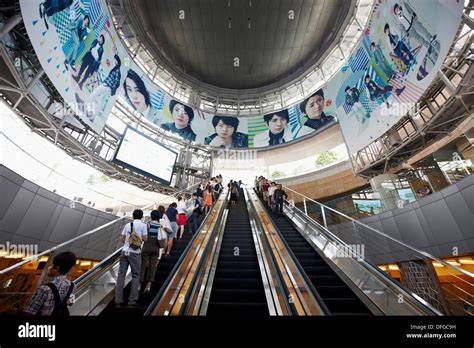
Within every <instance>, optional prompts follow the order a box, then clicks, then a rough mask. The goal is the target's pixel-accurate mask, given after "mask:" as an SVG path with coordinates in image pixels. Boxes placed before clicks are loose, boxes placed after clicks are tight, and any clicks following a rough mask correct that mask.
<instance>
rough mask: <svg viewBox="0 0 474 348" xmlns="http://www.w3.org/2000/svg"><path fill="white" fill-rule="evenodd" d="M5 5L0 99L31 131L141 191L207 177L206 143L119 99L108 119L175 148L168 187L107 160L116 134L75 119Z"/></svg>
mask: <svg viewBox="0 0 474 348" xmlns="http://www.w3.org/2000/svg"><path fill="white" fill-rule="evenodd" d="M8 9H9V11H8V12H7V11H5V12H2V13H1V15H0V22H3V24H4V25H3V27H2V29H1V31H0V40H2V42H1V45H0V97H1V98H2V99H4V100H5V101H6V103H7V104H8V105H9V106H10V107H11V109H12V110H13V111H14V112H15V113H16V114H18V115H19V116H20V117H21V118H22V119H23V120H24V122H25V123H26V124H27V125H28V126H29V127H30V128H31V131H32V132H35V133H37V134H39V135H41V136H42V137H44V138H46V139H48V140H49V141H51V142H52V143H54V144H55V145H56V146H58V147H59V148H61V149H62V150H64V151H65V152H66V153H67V154H68V155H70V156H71V157H72V158H74V159H77V160H79V161H81V162H84V163H86V164H88V165H90V166H92V167H94V168H96V169H98V170H100V171H102V172H103V173H105V174H106V175H108V176H110V177H112V178H114V179H117V180H122V181H124V182H127V183H130V184H132V185H135V186H137V187H139V188H142V189H144V190H148V191H155V192H159V193H162V194H172V193H174V192H176V191H177V190H179V189H181V188H183V187H187V186H189V185H192V184H194V183H197V182H199V181H201V180H203V179H205V178H209V177H210V175H211V171H212V151H211V149H210V148H209V147H206V146H199V145H194V144H190V143H188V142H186V141H184V140H182V139H181V138H179V137H177V136H175V135H173V134H171V133H168V132H165V131H163V130H161V129H157V128H156V127H153V126H152V125H150V124H148V122H147V121H145V120H144V119H143V118H142V117H141V116H140V115H138V114H136V113H134V112H133V111H132V110H131V109H130V108H129V107H128V106H127V105H126V103H125V102H124V101H122V100H118V101H117V102H116V104H115V106H114V107H113V110H112V113H111V115H110V117H111V118H114V117H115V118H117V119H119V120H121V121H122V122H123V123H124V124H130V125H131V126H133V127H135V128H138V130H139V131H141V132H143V133H145V134H147V135H148V136H150V137H152V138H154V139H156V140H158V141H160V142H161V143H163V144H164V145H165V146H167V147H169V148H172V149H173V150H175V151H179V157H178V161H177V165H176V167H175V173H174V174H173V180H172V186H173V187H169V186H165V185H163V184H161V183H159V182H157V181H155V180H152V179H150V178H148V177H146V176H143V175H140V174H138V173H135V172H133V171H131V170H129V169H127V168H124V167H122V166H120V165H118V164H115V163H112V162H110V160H111V159H112V158H113V155H114V153H115V150H116V147H117V144H118V141H119V139H120V137H121V132H120V131H117V130H116V129H114V128H113V127H111V126H110V125H109V124H106V126H105V127H104V129H103V131H102V132H101V133H100V134H96V133H95V132H93V131H92V130H90V129H89V127H87V126H86V125H85V124H83V123H82V122H81V120H80V119H79V118H78V117H77V115H75V114H74V112H73V111H72V110H71V109H70V108H69V107H68V106H67V105H66V103H65V102H64V100H63V99H62V97H61V95H60V94H59V93H58V91H57V90H56V88H55V87H54V85H53V84H52V83H51V81H50V80H49V79H48V77H47V76H46V74H45V73H44V71H43V69H42V68H41V64H40V62H39V60H38V58H37V57H36V54H35V53H34V49H33V47H32V45H31V42H30V41H29V38H28V35H27V33H26V29H25V27H24V24H23V22H22V20H21V16H19V6H18V4H17V3H16V4H15V5H12V6H8ZM7 14H10V16H9V17H8V16H7ZM58 105H59V106H60V107H59V108H58V107H57V106H58ZM58 110H59V112H58ZM157 160H159V159H157Z"/></svg>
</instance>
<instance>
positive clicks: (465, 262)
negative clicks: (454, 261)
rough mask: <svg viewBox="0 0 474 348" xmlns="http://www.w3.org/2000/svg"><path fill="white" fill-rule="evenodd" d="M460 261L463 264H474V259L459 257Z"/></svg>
mask: <svg viewBox="0 0 474 348" xmlns="http://www.w3.org/2000/svg"><path fill="white" fill-rule="evenodd" d="M458 261H459V263H460V264H462V265H474V260H473V259H459V260H458Z"/></svg>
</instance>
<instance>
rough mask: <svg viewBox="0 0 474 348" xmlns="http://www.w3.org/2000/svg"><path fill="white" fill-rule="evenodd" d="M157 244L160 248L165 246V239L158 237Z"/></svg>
mask: <svg viewBox="0 0 474 348" xmlns="http://www.w3.org/2000/svg"><path fill="white" fill-rule="evenodd" d="M158 246H159V247H160V249H164V248H166V239H158Z"/></svg>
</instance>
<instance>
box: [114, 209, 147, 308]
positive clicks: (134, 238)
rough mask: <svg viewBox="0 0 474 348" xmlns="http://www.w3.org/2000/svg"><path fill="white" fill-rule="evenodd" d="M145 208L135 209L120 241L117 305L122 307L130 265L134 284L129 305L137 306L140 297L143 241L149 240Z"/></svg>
mask: <svg viewBox="0 0 474 348" xmlns="http://www.w3.org/2000/svg"><path fill="white" fill-rule="evenodd" d="M142 218H143V210H140V209H135V210H134V211H133V221H132V222H130V223H127V224H126V225H125V227H124V228H123V231H122V235H121V236H120V241H121V242H122V243H124V244H123V248H122V253H121V255H120V261H119V271H118V276H117V284H116V286H115V305H116V306H117V307H121V306H123V304H124V299H123V288H124V283H125V276H126V275H127V270H128V266H130V268H131V271H132V284H131V288H130V297H129V299H128V305H129V306H135V305H136V304H137V299H138V288H139V286H140V267H141V261H142V258H141V251H142V245H143V242H146V241H147V240H148V232H147V226H146V224H145V223H144V222H143V221H142Z"/></svg>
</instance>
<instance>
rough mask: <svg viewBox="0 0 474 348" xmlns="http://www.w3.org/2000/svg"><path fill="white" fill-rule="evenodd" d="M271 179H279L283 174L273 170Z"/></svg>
mask: <svg viewBox="0 0 474 348" xmlns="http://www.w3.org/2000/svg"><path fill="white" fill-rule="evenodd" d="M271 176H272V179H278V178H281V177H282V176H285V173H284V172H283V171H281V170H275V171H274V172H273V173H272V174H271Z"/></svg>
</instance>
